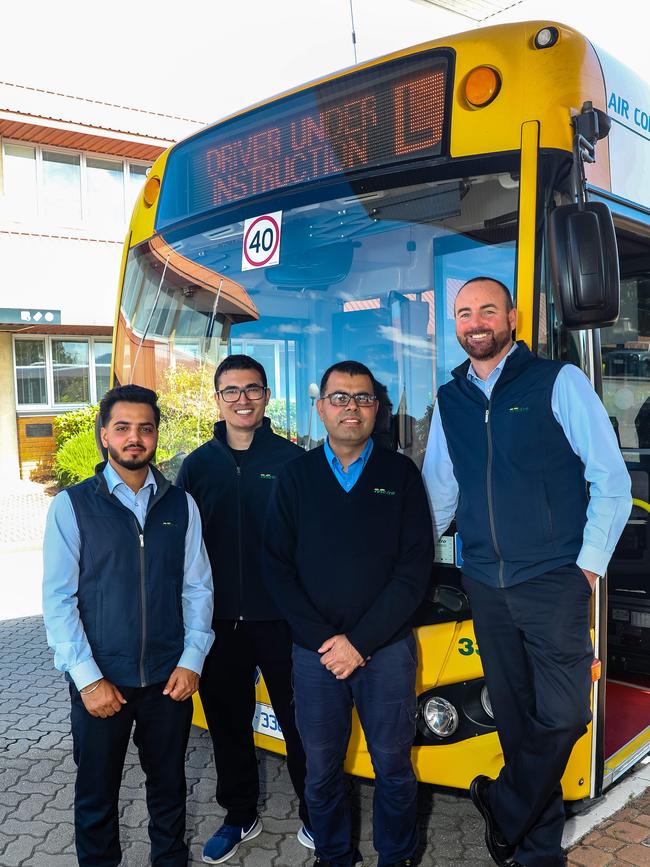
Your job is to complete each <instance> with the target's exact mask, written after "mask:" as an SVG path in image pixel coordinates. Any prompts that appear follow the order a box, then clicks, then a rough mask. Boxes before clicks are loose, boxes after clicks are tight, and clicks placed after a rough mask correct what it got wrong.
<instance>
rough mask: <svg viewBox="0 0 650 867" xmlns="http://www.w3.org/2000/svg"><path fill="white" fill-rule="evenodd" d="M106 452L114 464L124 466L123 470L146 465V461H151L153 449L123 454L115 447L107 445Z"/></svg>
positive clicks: (139, 468) (138, 468) (137, 468)
mask: <svg viewBox="0 0 650 867" xmlns="http://www.w3.org/2000/svg"><path fill="white" fill-rule="evenodd" d="M108 454H109V455H110V457H111V458H112V459H113V460H114V461H115V463H116V464H118V466H120V467H124V469H125V470H141V469H142V468H143V467H146V466H147V464H148V463H150V462H151V460H152V458H153V456H154V454H155V449H154V450H152V451H150V452H147V451H144V452H141V453H140V454H138V455H128V454H127V455H123V454H121V453H120V452H118V451H117V450H116V449H113V448H111V446H109V447H108Z"/></svg>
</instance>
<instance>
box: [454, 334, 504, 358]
mask: <svg viewBox="0 0 650 867" xmlns="http://www.w3.org/2000/svg"><path fill="white" fill-rule="evenodd" d="M485 332H486V329H485V328H482V329H480V331H470V332H468V333H467V334H464V335H463V336H462V337H459V338H458V342H459V343H460V345H461V346H462V347H463V349H464V350H465V352H466V353H467V354H468V355H469V357H470V358H475V359H476V360H477V361H486V360H487V359H488V358H494V357H495V356H497V355H498V354H499V353H500V352H501V350H502V349H504V348H505V347H506V346H507V345H508V344H509V343H510V340H511V332H510V331H506V332H504V333H502V334H499V335H497V334H495V333H494V331H489V332H488V333H489V335H490V339H489V340H484V341H483V343H482V344H481V345H480V346H476V345H474V344H473V343H472V342H471V341H470V340H469V338H470V337H471V336H472V335H473V334H484V333H485Z"/></svg>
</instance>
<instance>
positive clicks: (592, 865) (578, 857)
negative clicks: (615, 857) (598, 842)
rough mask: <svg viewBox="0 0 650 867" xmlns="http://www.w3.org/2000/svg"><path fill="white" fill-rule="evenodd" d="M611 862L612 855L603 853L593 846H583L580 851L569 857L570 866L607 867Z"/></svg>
mask: <svg viewBox="0 0 650 867" xmlns="http://www.w3.org/2000/svg"><path fill="white" fill-rule="evenodd" d="M611 861H612V856H611V854H610V853H608V852H602V851H601V850H600V849H595V848H594V847H593V846H581V847H580V849H579V850H577V851H576V852H572V853H571V854H570V855H569V864H570V865H572V864H576V865H580V867H607V865H608V864H610V863H611Z"/></svg>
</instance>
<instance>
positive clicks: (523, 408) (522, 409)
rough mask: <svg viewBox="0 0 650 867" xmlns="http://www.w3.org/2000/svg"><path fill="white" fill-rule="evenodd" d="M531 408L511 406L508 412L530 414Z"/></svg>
mask: <svg viewBox="0 0 650 867" xmlns="http://www.w3.org/2000/svg"><path fill="white" fill-rule="evenodd" d="M529 409H530V407H529V406H510V407H508V412H528V410H529Z"/></svg>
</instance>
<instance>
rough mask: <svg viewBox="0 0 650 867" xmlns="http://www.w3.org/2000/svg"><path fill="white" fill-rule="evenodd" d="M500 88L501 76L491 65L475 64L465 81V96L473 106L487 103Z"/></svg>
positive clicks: (481, 105) (476, 106)
mask: <svg viewBox="0 0 650 867" xmlns="http://www.w3.org/2000/svg"><path fill="white" fill-rule="evenodd" d="M500 90H501V76H500V75H499V73H498V72H497V71H496V70H495V69H492V67H491V66H477V67H476V69H473V70H472V71H471V72H470V74H469V75H468V76H467V80H466V81H465V98H466V99H467V101H468V102H469V104H470V105H473V106H474V107H475V108H483V106H485V105H489V104H490V103H491V102H492V100H493V99H495V97H496V96H497V95H498V93H499V91H500Z"/></svg>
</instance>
